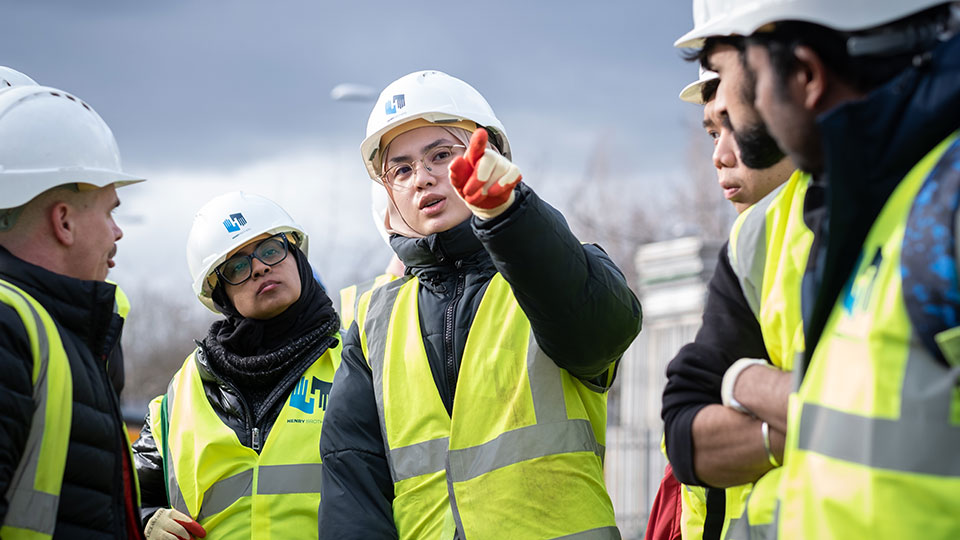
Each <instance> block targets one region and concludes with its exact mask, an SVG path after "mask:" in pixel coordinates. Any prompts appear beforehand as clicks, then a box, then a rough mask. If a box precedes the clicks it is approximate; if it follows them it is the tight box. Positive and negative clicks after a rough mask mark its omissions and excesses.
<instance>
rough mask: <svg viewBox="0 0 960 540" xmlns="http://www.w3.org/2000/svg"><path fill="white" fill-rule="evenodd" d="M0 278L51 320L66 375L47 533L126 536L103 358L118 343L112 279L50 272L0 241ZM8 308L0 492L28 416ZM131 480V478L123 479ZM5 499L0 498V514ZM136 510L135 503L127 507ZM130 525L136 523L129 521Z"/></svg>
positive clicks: (23, 344) (28, 395)
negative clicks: (67, 424)
mask: <svg viewBox="0 0 960 540" xmlns="http://www.w3.org/2000/svg"><path fill="white" fill-rule="evenodd" d="M0 279H3V280H5V281H8V282H10V283H13V284H14V285H16V286H18V287H20V288H21V289H23V290H24V291H26V292H27V294H29V295H30V296H32V297H33V298H34V299H36V300H37V301H38V302H40V304H42V305H43V306H44V307H45V308H46V310H47V311H48V312H49V313H50V316H51V317H52V318H53V320H54V321H55V322H56V323H57V327H58V329H59V330H60V337H61V339H62V341H63V346H64V349H65V350H66V352H67V356H68V358H69V360H70V370H71V375H72V378H73V418H72V424H71V430H70V443H69V447H68V449H67V465H66V470H65V471H64V478H63V487H62V489H61V492H60V506H59V509H58V511H57V525H56V531H55V533H54V538H71V539H72V538H128V532H127V531H128V527H127V525H128V524H127V522H126V520H125V517H124V516H125V514H126V509H125V507H124V505H125V500H124V499H125V497H126V498H127V499H128V501H129V502H130V504H131V505H133V504H135V499H134V497H133V491H132V485H130V484H127V485H125V484H124V481H123V469H124V463H125V462H127V467H128V471H129V474H130V475H132V474H133V469H132V466H131V464H129V460H128V459H127V457H126V456H127V455H128V454H127V452H128V450H127V446H126V445H127V442H126V440H125V437H126V429H125V428H124V425H123V421H122V419H121V415H120V404H119V399H118V397H117V394H116V392H115V390H114V385H113V384H112V383H111V380H110V377H109V376H108V374H107V365H106V364H107V358H108V357H110V356H111V354H113V353H114V351H115V349H116V348H117V347H119V342H120V333H121V329H122V328H123V319H122V318H121V317H120V316H119V315H117V314H115V313H114V311H113V306H114V295H115V291H116V288H115V286H114V285H112V284H109V283H105V282H102V281H84V280H79V279H74V278H70V277H67V276H63V275H61V274H56V273H53V272H50V271H48V270H45V269H43V268H40V267H38V266H34V265H32V264H30V263H27V262H25V261H23V260H21V259H19V258H17V257H15V256H13V255H12V254H11V253H10V252H9V251H7V250H6V249H3V248H2V247H0ZM29 343H30V342H29V340H28V337H27V333H26V330H25V329H24V326H23V323H22V321H21V320H20V317H19V315H17V313H16V311H14V310H13V308H11V307H9V306H7V305H5V304H0V373H3V376H2V377H0V493H6V491H7V489H8V487H9V486H10V482H11V477H12V475H13V473H14V471H15V470H16V467H17V464H18V463H19V461H20V459H21V457H22V456H23V449H24V445H25V443H26V440H27V435H28V433H29V431H30V423H31V421H32V419H31V417H32V414H33V398H32V394H33V386H32V384H31V372H32V370H33V356H32V354H31V353H30V344H29ZM130 478H131V479H132V476H131V477H130ZM7 509H8V508H7V501H6V499H4V498H0V520H2V519H3V518H4V516H6V513H7ZM133 512H136V509H135V508H134V509H133ZM135 528H136V527H135Z"/></svg>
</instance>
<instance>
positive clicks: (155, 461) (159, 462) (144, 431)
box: [133, 411, 170, 526]
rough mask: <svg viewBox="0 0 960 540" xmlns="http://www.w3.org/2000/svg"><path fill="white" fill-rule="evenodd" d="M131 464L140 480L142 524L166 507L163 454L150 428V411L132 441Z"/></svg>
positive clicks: (145, 523) (144, 524)
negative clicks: (134, 439)
mask: <svg viewBox="0 0 960 540" xmlns="http://www.w3.org/2000/svg"><path fill="white" fill-rule="evenodd" d="M133 464H134V466H135V467H136V468H137V479H138V480H139V481H140V519H141V521H142V522H143V526H146V525H147V521H149V520H150V518H151V517H152V516H153V514H154V513H156V511H157V510H159V509H161V508H168V507H169V506H170V503H169V502H168V501H167V485H166V484H167V481H166V478H165V477H164V474H163V454H161V453H160V450H159V449H158V448H157V442H156V440H155V439H154V438H153V430H152V429H151V428H150V412H149V411H148V412H147V417H146V418H144V419H143V427H142V428H141V429H140V438H139V439H137V440H136V442H134V443H133Z"/></svg>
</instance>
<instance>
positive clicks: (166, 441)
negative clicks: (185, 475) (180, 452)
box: [161, 349, 200, 516]
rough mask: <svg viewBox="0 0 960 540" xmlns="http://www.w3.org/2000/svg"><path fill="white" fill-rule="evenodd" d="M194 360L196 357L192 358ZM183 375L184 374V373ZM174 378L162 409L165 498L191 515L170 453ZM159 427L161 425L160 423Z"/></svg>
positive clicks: (174, 391)
mask: <svg viewBox="0 0 960 540" xmlns="http://www.w3.org/2000/svg"><path fill="white" fill-rule="evenodd" d="M194 354H200V350H199V349H197V351H196V353H194ZM194 361H196V359H194ZM184 376H185V374H184ZM173 383H174V379H170V384H168V385H167V403H166V409H167V410H166V411H164V418H163V419H162V420H164V421H165V422H166V423H167V424H168V425H167V429H166V433H163V434H162V436H163V466H164V468H165V470H166V471H167V498H168V499H170V506H171V507H172V508H176V509H177V510H179V511H181V512H183V513H184V514H186V515H188V516H189V515H191V514H190V510H189V509H187V501H186V499H184V497H183V491H181V490H180V484H179V483H178V482H177V471H176V463H174V461H175V460H174V459H173V456H172V455H171V454H170V426H169V423H170V413H171V411H172V410H173V402H174V399H175V398H176V397H177V391H176V389H175V388H174V385H173ZM161 429H163V426H162V425H161Z"/></svg>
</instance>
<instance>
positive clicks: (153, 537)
mask: <svg viewBox="0 0 960 540" xmlns="http://www.w3.org/2000/svg"><path fill="white" fill-rule="evenodd" d="M144 534H145V535H146V537H147V540H172V539H174V538H177V539H179V540H191V539H192V538H194V537H196V538H203V537H205V536H207V531H205V530H204V529H203V527H202V526H200V524H199V523H197V522H196V521H194V520H193V519H191V518H190V516H188V515H186V514H184V513H183V512H180V511H179V510H175V509H173V508H161V509H160V510H157V513H156V514H154V515H153V517H152V518H150V521H148V522H147V526H146V528H145V529H144Z"/></svg>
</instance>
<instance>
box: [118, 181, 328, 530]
mask: <svg viewBox="0 0 960 540" xmlns="http://www.w3.org/2000/svg"><path fill="white" fill-rule="evenodd" d="M308 240H309V237H308V236H307V234H306V232H304V231H303V229H302V228H301V227H300V226H299V225H298V224H297V223H296V222H295V221H294V220H293V219H292V218H291V217H290V215H289V214H287V212H286V211H285V210H283V208H281V207H280V206H279V205H277V204H276V203H275V202H273V201H271V200H269V199H266V198H264V197H261V196H258V195H254V194H251V193H244V192H232V193H227V194H224V195H221V196H219V197H215V198H214V199H212V200H211V201H209V202H208V203H206V204H205V205H204V206H203V207H202V208H201V209H200V210H199V211H198V212H197V215H196V217H195V218H194V221H193V227H192V228H191V230H190V236H189V238H188V239H187V261H188V263H189V267H190V275H191V277H192V278H193V287H194V291H195V292H196V294H197V297H198V298H199V300H200V302H201V303H202V304H203V305H204V306H206V307H207V308H209V309H211V310H213V311H216V312H218V313H220V314H222V315H223V316H224V318H223V319H220V320H217V321H215V322H214V323H213V324H212V325H211V326H210V330H209V332H208V333H207V335H206V336H205V337H203V338H202V339H200V340H199V341H197V349H196V350H195V351H194V352H193V353H192V354H191V355H190V356H189V357H188V358H187V359H186V361H185V362H184V363H183V367H181V368H180V370H179V371H177V373H176V374H175V375H174V376H173V379H172V380H171V381H170V384H169V386H168V390H167V393H166V394H164V395H162V396H158V397H157V398H156V399H154V400H153V401H152V402H151V403H150V407H149V412H148V415H147V418H146V420H145V422H144V426H143V429H142V431H141V433H140V438H139V439H138V440H137V441H136V442H135V443H134V451H135V456H136V465H137V473H138V474H139V477H140V486H141V490H142V492H143V505H144V509H143V513H142V519H143V524H144V527H145V532H146V535H147V538H148V540H159V539H163V538H171V536H170V535H175V536H178V537H180V538H188V537H189V536H190V535H193V536H195V537H204V536H206V537H207V538H230V539H235V538H260V537H264V536H272V537H274V538H294V537H296V538H317V534H318V532H317V528H318V523H317V511H318V509H319V504H320V469H321V461H320V453H319V442H320V427H321V424H322V422H323V419H324V412H325V411H326V410H327V408H328V407H329V405H328V397H329V393H330V384H331V381H332V380H333V375H334V372H335V371H336V370H337V367H338V366H339V365H340V350H341V345H340V334H339V329H340V321H339V318H338V317H337V314H336V312H335V311H334V309H333V304H332V302H331V300H330V299H329V298H328V297H327V295H326V293H324V291H323V288H322V287H321V286H320V284H319V282H318V281H317V280H316V279H315V278H314V273H313V270H312V268H311V266H310V263H309V262H307V253H308V247H309V242H308Z"/></svg>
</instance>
